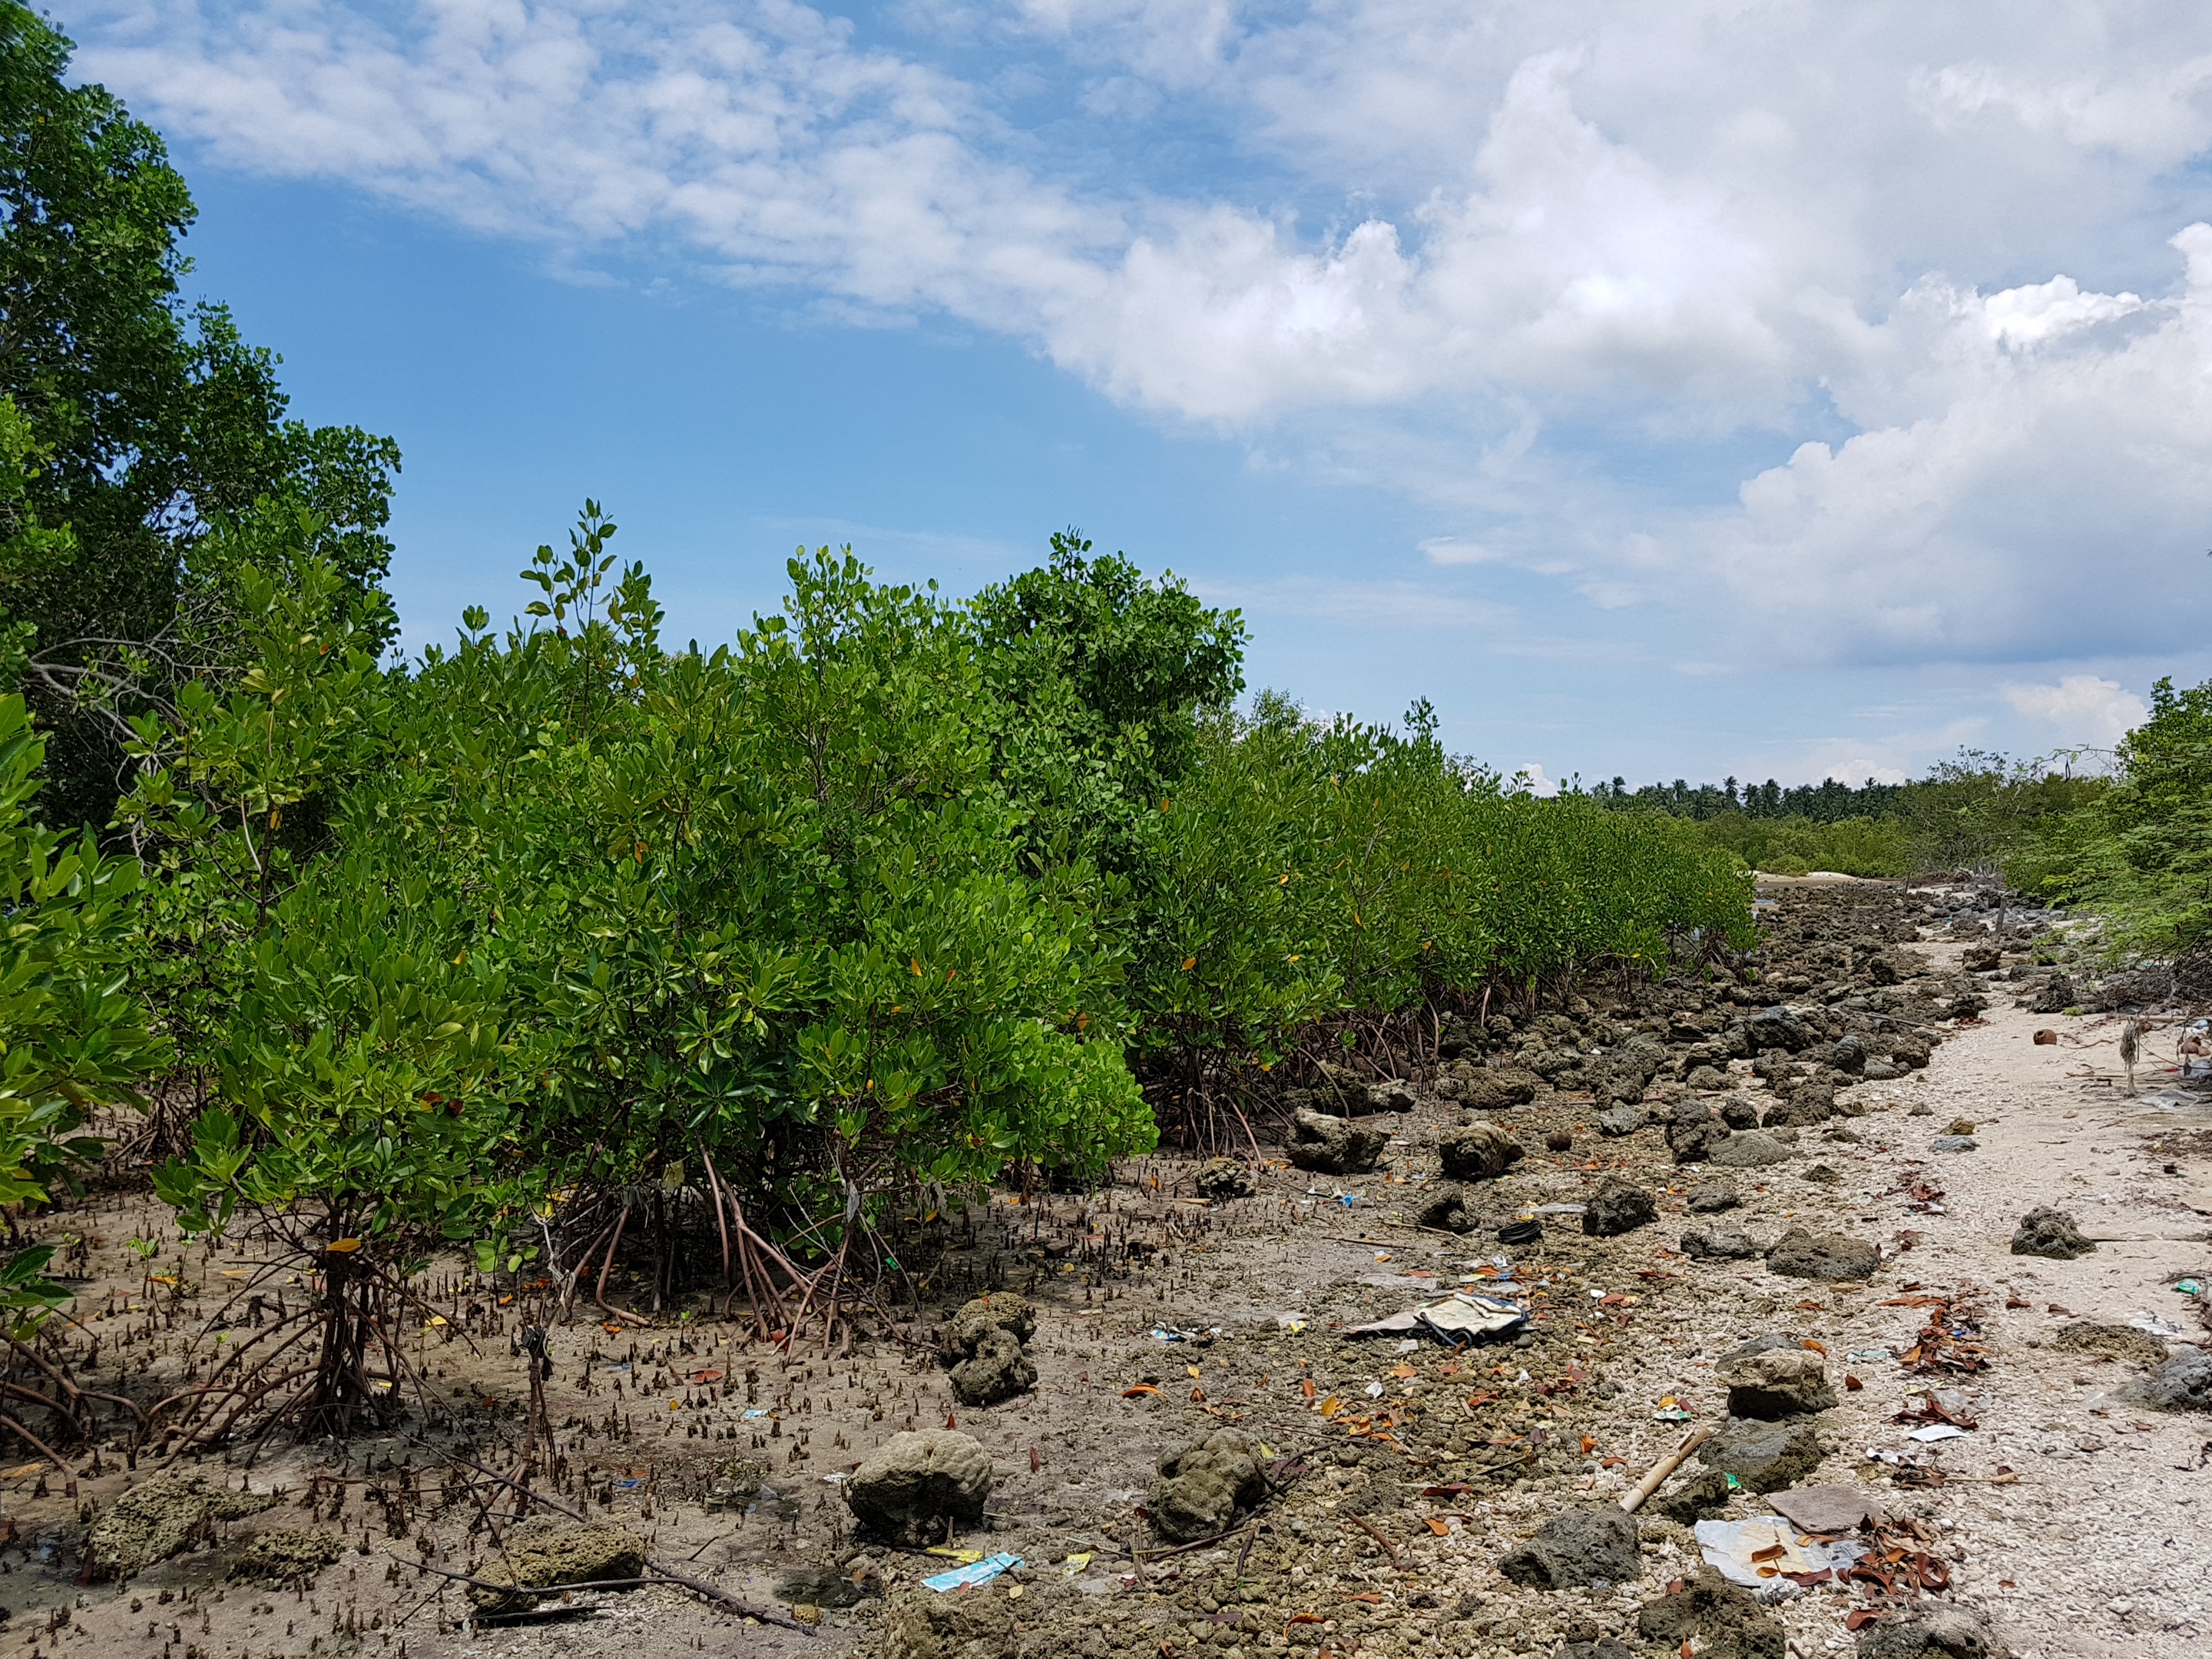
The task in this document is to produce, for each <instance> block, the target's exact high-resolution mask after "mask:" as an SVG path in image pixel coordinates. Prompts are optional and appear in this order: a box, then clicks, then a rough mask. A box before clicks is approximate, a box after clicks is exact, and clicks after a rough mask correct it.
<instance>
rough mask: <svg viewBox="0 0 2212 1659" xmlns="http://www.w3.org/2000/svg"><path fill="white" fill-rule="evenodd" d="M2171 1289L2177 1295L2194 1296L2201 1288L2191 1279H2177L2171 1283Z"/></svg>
mask: <svg viewBox="0 0 2212 1659" xmlns="http://www.w3.org/2000/svg"><path fill="white" fill-rule="evenodd" d="M2173 1288H2174V1291H2175V1293H2176V1294H2177V1295H2180V1296H2195V1295H2196V1294H2197V1292H2198V1291H2200V1290H2202V1289H2203V1286H2202V1285H2198V1284H2197V1281H2196V1280H2195V1279H2175V1280H2174V1281H2173Z"/></svg>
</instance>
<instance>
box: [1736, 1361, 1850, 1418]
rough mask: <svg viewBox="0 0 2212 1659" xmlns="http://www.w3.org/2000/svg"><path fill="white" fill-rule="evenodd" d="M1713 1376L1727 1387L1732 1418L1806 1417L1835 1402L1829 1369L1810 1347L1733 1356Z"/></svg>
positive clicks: (1822, 1410)
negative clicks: (1829, 1379) (1829, 1378)
mask: <svg viewBox="0 0 2212 1659" xmlns="http://www.w3.org/2000/svg"><path fill="white" fill-rule="evenodd" d="M1714 1374H1715V1375H1716V1376H1717V1377H1718V1378H1719V1379H1720V1381H1721V1382H1722V1383H1724V1384H1726V1385H1727V1388H1728V1391H1729V1393H1728V1409H1729V1416H1730V1417H1759V1418H1766V1419H1779V1418H1784V1417H1804V1416H1808V1415H1809V1414H1811V1413H1814V1412H1824V1411H1826V1410H1827V1409H1828V1408H1829V1407H1832V1406H1833V1405H1834V1404H1835V1403H1836V1391H1835V1389H1833V1388H1832V1387H1831V1386H1830V1385H1829V1383H1828V1370H1827V1367H1826V1366H1825V1365H1823V1364H1821V1363H1820V1355H1818V1354H1816V1353H1814V1352H1813V1351H1812V1350H1811V1349H1809V1348H1802V1347H1794V1348H1793V1347H1786V1346H1779V1345H1778V1346H1774V1347H1771V1348H1768V1349H1766V1350H1765V1351H1763V1352H1758V1353H1735V1354H1730V1355H1729V1357H1728V1358H1726V1359H1723V1361H1722V1362H1721V1363H1720V1365H1719V1366H1718V1368H1717V1370H1716V1371H1715V1373H1714Z"/></svg>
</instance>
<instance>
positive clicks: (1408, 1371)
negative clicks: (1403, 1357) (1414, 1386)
mask: <svg viewBox="0 0 2212 1659" xmlns="http://www.w3.org/2000/svg"><path fill="white" fill-rule="evenodd" d="M1390 1375H1391V1376H1419V1375H1420V1373H1419V1371H1417V1370H1414V1369H1413V1367H1412V1366H1411V1365H1407V1364H1402V1363H1401V1364H1395V1365H1393V1366H1391V1367H1390Z"/></svg>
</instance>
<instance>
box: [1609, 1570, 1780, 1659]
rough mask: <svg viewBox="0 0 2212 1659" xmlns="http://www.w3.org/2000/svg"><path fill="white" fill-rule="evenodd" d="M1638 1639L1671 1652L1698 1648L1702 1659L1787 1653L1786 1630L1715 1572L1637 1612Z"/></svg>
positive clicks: (1773, 1657) (1702, 1573)
mask: <svg viewBox="0 0 2212 1659" xmlns="http://www.w3.org/2000/svg"><path fill="white" fill-rule="evenodd" d="M1636 1633H1637V1634H1638V1635H1639V1636H1641V1637H1642V1638H1644V1640H1645V1641H1646V1642H1650V1643H1655V1644H1664V1645H1665V1647H1666V1648H1667V1649H1668V1650H1670V1651H1671V1650H1674V1649H1676V1648H1677V1646H1678V1645H1679V1646H1680V1647H1681V1648H1691V1647H1692V1646H1693V1645H1694V1650H1695V1651H1696V1652H1697V1653H1698V1654H1699V1659H1784V1654H1785V1653H1786V1651H1787V1648H1786V1646H1785V1638H1784V1635H1783V1631H1782V1626H1780V1625H1779V1624H1778V1623H1776V1622H1775V1620H1772V1619H1771V1618H1769V1617H1768V1616H1767V1615H1766V1613H1764V1612H1763V1611H1762V1610H1761V1609H1760V1607H1759V1603H1758V1602H1757V1601H1753V1599H1752V1598H1751V1597H1750V1596H1749V1595H1746V1594H1745V1593H1744V1592H1743V1591H1742V1590H1740V1589H1737V1588H1736V1587H1735V1585H1734V1584H1731V1583H1729V1582H1728V1580H1727V1579H1725V1578H1723V1577H1721V1576H1720V1574H1719V1573H1717V1572H1716V1571H1713V1569H1712V1568H1711V1567H1710V1566H1701V1567H1699V1569H1698V1574H1697V1577H1695V1578H1693V1579H1692V1580H1691V1582H1690V1583H1687V1584H1686V1585H1684V1586H1683V1587H1682V1588H1681V1589H1679V1590H1676V1591H1674V1593H1672V1594H1671V1595H1662V1596H1659V1597H1656V1599H1654V1600H1652V1601H1646V1602H1645V1603H1644V1605H1643V1606H1642V1607H1639V1608H1638V1609H1637V1613H1636Z"/></svg>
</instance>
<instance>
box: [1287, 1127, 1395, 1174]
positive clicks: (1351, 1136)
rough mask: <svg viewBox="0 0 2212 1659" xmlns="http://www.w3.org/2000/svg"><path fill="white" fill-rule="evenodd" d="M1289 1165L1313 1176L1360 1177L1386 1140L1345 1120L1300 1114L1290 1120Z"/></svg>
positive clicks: (1376, 1130)
mask: <svg viewBox="0 0 2212 1659" xmlns="http://www.w3.org/2000/svg"><path fill="white" fill-rule="evenodd" d="M1291 1134H1292V1136H1293V1139H1292V1140H1291V1144H1290V1146H1289V1148H1288V1151H1289V1152H1290V1155H1291V1163H1293V1164H1296V1165H1297V1167H1298V1168H1299V1169H1301V1170H1313V1171H1314V1172H1315V1173H1316V1174H1317V1175H1364V1173H1366V1172H1367V1171H1368V1170H1371V1169H1373V1168H1374V1167H1375V1161H1376V1159H1377V1158H1381V1157H1382V1156H1383V1146H1384V1145H1385V1144H1386V1143H1387V1142H1388V1141H1389V1136H1388V1135H1386V1134H1385V1133H1383V1131H1382V1130H1380V1129H1370V1128H1365V1127H1362V1126H1360V1125H1358V1124H1356V1123H1354V1122H1352V1121H1351V1120H1350V1119H1348V1118H1341V1117H1324V1116H1323V1115H1322V1114H1321V1113H1319V1112H1300V1113H1298V1114H1297V1115H1296V1116H1295V1117H1293V1118H1292V1119H1291Z"/></svg>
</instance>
